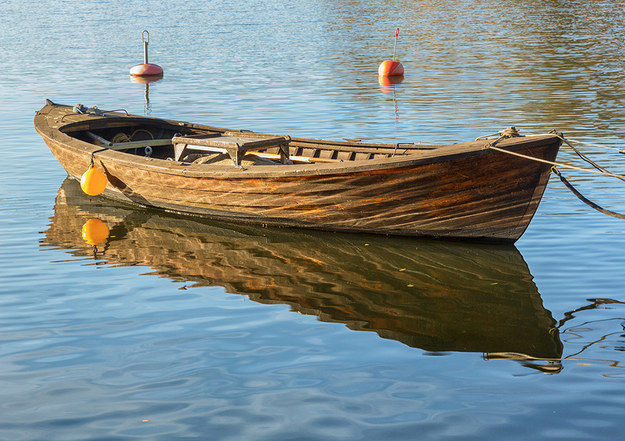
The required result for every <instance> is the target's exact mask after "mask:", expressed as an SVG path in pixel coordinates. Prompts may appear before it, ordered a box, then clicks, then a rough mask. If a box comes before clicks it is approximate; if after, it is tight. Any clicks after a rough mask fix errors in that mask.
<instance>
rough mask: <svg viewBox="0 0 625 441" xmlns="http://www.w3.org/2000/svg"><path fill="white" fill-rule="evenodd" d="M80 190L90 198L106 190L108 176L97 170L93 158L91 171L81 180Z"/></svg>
mask: <svg viewBox="0 0 625 441" xmlns="http://www.w3.org/2000/svg"><path fill="white" fill-rule="evenodd" d="M80 188H82V191H84V192H85V193H87V194H88V195H89V196H98V195H99V194H102V192H103V191H104V189H105V188H106V176H105V175H104V173H102V172H101V171H100V170H98V169H97V168H95V165H94V164H93V158H92V159H91V165H90V166H89V169H88V170H87V171H86V172H85V173H84V174H83V175H82V177H81V178H80Z"/></svg>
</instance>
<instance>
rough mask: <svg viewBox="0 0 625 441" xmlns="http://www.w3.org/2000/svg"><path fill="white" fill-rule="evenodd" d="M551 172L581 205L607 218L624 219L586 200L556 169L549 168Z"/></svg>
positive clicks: (624, 217)
mask: <svg viewBox="0 0 625 441" xmlns="http://www.w3.org/2000/svg"><path fill="white" fill-rule="evenodd" d="M551 171H552V172H553V173H554V174H556V175H557V176H558V177H559V178H560V180H561V181H562V183H563V184H564V185H566V188H568V189H569V190H571V192H572V193H573V194H574V195H575V196H577V197H578V198H579V200H580V201H582V202H583V203H585V204H586V205H588V206H589V207H592V208H594V209H595V210H597V211H599V212H600V213H603V214H607V215H608V216H612V217H616V218H618V219H625V215H624V214H620V213H616V212H614V211H610V210H607V209H605V208H603V207H601V206H599V205H597V204H595V203H594V202H593V201H591V200H589V199H588V198H586V197H585V196H584V195H583V194H581V193H580V192H579V191H578V190H577V189H576V188H575V187H573V185H572V184H571V183H570V182H569V181H567V179H566V178H565V177H564V176H562V174H561V173H560V171H559V170H558V169H557V168H556V167H551Z"/></svg>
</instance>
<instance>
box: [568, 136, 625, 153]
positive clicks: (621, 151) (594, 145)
mask: <svg viewBox="0 0 625 441" xmlns="http://www.w3.org/2000/svg"><path fill="white" fill-rule="evenodd" d="M568 140H569V141H571V142H576V143H578V144H583V145H590V146H592V147H599V148H601V149H608V150H616V151H617V152H619V153H623V154H625V149H619V148H618V147H609V146H607V145H601V144H593V143H591V142H585V141H580V140H579V139H572V138H569V139H568Z"/></svg>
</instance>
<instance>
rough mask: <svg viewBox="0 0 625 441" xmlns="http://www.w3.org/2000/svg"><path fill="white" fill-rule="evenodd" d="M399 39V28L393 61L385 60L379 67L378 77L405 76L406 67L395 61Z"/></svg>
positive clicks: (396, 32) (396, 31) (396, 33)
mask: <svg viewBox="0 0 625 441" xmlns="http://www.w3.org/2000/svg"><path fill="white" fill-rule="evenodd" d="M397 37H399V28H397V29H395V45H394V46H393V59H392V60H384V61H383V62H382V63H381V64H380V66H379V67H378V76H380V77H390V76H399V75H403V74H404V66H403V65H402V64H401V63H400V62H399V61H397V60H395V49H397Z"/></svg>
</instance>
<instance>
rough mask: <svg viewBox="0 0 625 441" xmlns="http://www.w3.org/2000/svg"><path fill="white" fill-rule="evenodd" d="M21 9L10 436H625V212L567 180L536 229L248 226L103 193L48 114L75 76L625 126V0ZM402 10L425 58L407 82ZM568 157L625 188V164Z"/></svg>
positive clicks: (240, 105) (3, 328)
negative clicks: (454, 233) (84, 187)
mask: <svg viewBox="0 0 625 441" xmlns="http://www.w3.org/2000/svg"><path fill="white" fill-rule="evenodd" d="M2 11H3V13H4V14H3V15H4V16H3V20H2V22H1V23H0V47H1V48H2V50H1V51H0V61H1V62H2V75H1V76H0V130H1V132H0V133H1V134H2V137H1V138H0V139H2V141H1V142H2V146H3V152H4V153H5V157H4V159H3V161H2V162H0V203H1V207H2V208H1V210H0V222H1V224H0V225H2V226H1V227H0V281H1V282H2V283H0V439H7V440H64V441H66V440H130V439H146V440H147V439H149V440H177V439H215V440H379V439H393V440H413V439H440V440H455V439H463V440H464V439H476V440H477V439H480V440H482V439H511V440H516V439H541V440H578V439H579V440H597V439H621V438H622V415H623V410H624V409H625V381H624V380H625V372H624V371H623V366H624V364H623V363H625V352H624V351H625V294H624V290H623V288H624V287H625V272H624V271H623V268H624V267H625V253H624V252H623V250H624V249H625V221H623V220H619V219H614V218H610V217H607V216H605V215H602V214H599V213H597V212H595V211H594V210H592V209H591V208H589V207H588V206H586V205H584V204H582V203H581V202H580V201H579V200H577V199H576V198H575V197H574V196H573V195H572V194H571V193H570V192H568V190H567V189H566V188H565V187H564V185H562V184H561V183H560V181H559V180H557V178H555V177H554V178H553V179H552V180H551V181H550V183H549V186H548V189H547V192H546V194H545V197H544V199H543V203H542V205H541V207H540V209H539V211H538V213H537V215H536V217H535V218H534V220H533V221H532V224H531V225H530V228H529V229H528V231H527V232H526V234H525V235H524V236H523V238H522V239H521V240H520V241H519V242H518V243H517V245H516V246H515V247H500V246H483V245H474V244H458V243H444V242H443V243H441V242H435V241H423V240H415V239H400V238H383V237H372V236H366V235H342V234H328V233H314V232H296V231H290V230H280V229H278V230H275V229H267V228H257V227H250V226H246V227H243V226H237V225H231V224H223V223H215V222H201V221H198V220H197V219H186V218H179V217H172V216H167V215H163V214H162V213H158V212H154V211H149V210H137V209H134V208H132V207H128V206H125V205H120V204H116V203H112V202H110V201H106V200H103V199H101V198H88V197H86V196H84V195H82V194H81V192H80V190H79V189H78V188H77V186H76V183H75V182H72V181H66V180H65V177H66V174H65V172H64V171H63V169H62V168H61V167H60V166H59V165H58V163H57V162H56V160H55V159H54V158H53V156H52V155H51V154H50V152H49V151H48V149H47V147H46V146H45V145H44V143H43V141H42V140H41V138H40V137H39V136H38V135H37V134H36V133H35V131H34V129H33V125H32V119H33V117H34V114H35V111H36V110H38V109H39V108H41V107H42V106H43V104H44V100H45V98H50V99H52V100H54V101H57V102H61V103H67V104H75V103H83V104H86V105H90V106H91V105H97V106H99V107H101V108H104V109H107V108H109V109H110V108H114V109H117V108H120V107H123V108H125V109H127V110H128V111H129V112H131V113H138V114H150V115H153V116H165V117H171V118H175V119H184V120H191V121H195V122H202V123H207V124H212V125H216V126H226V127H235V128H247V129H251V130H258V131H264V132H274V133H285V134H287V133H288V134H291V135H298V136H313V137H325V138H334V139H340V138H342V137H348V138H359V139H363V140H378V141H390V142H394V141H395V140H401V141H408V142H410V141H415V142H418V141H423V142H446V141H449V142H452V141H460V140H466V139H472V138H475V137H477V136H480V135H484V134H489V133H493V132H495V131H497V130H499V129H502V128H504V127H507V126H510V125H514V126H516V127H517V128H519V129H520V130H521V132H522V133H532V132H546V131H549V130H552V129H557V130H559V131H562V132H564V134H565V135H566V136H567V137H570V138H574V139H580V140H583V141H586V142H590V143H598V144H602V145H605V146H608V147H612V148H623V147H624V146H623V138H625V110H624V109H625V3H624V2H622V1H620V0H617V1H593V2H581V1H572V2H559V1H545V2H539V3H537V2H529V1H518V2H503V1H496V0H493V1H485V2H470V1H459V2H441V1H434V0H432V1H385V2H371V1H360V2H354V1H332V2H330V1H319V0H300V1H297V2H290V1H280V2H278V1H257V0H251V1H247V2H236V1H232V0H222V1H212V2H206V3H202V4H200V3H196V2H182V1H164V2H149V1H147V2H123V1H118V0H113V1H107V2H104V1H90V0H86V1H82V2H72V3H71V5H69V4H68V5H66V6H63V7H60V5H59V3H58V2H51V1H49V0H44V1H37V2H35V1H30V0H26V1H21V2H17V1H14V0H9V2H8V3H6V2H5V3H3V5H2ZM395 27H399V28H400V39H399V44H398V46H397V58H398V59H400V60H401V61H402V63H403V64H404V67H405V69H406V75H405V77H404V79H403V81H402V82H400V83H399V84H395V85H383V84H380V83H379V82H378V79H377V75H376V70H377V66H378V64H379V63H380V62H381V61H382V60H383V59H385V58H389V57H390V56H391V55H392V50H393V36H394V29H395ZM143 29H148V30H149V31H150V36H151V39H150V61H152V62H154V63H158V64H159V65H161V66H162V67H163V68H164V70H165V77H164V78H163V79H162V80H161V81H158V82H155V83H151V84H149V85H147V86H146V85H144V84H138V83H133V82H132V81H130V78H129V76H128V70H129V69H130V67H132V66H133V65H134V64H137V63H140V62H142V57H143V53H142V46H141V31H142V30H143ZM583 151H584V152H585V153H587V154H588V155H589V156H590V157H591V158H592V159H593V160H595V161H597V162H599V163H600V164H602V165H604V166H606V167H607V168H608V169H610V170H611V171H613V172H616V173H625V157H623V156H622V155H620V154H619V153H618V152H616V151H611V150H605V149H600V148H596V147H591V146H586V147H584V148H583ZM559 160H560V161H561V162H566V163H569V164H572V165H576V166H585V163H583V162H582V161H581V160H580V159H579V158H578V157H577V156H576V155H575V154H574V153H573V152H572V151H571V150H567V149H565V150H563V151H562V153H561V154H560V155H559ZM565 174H566V176H567V177H568V178H569V179H570V180H571V181H572V182H573V183H574V184H575V185H576V186H578V187H579V188H580V190H582V191H583V192H584V193H585V194H586V195H587V196H589V197H590V198H591V199H593V200H595V201H596V202H597V203H599V204H600V205H602V206H605V207H606V208H609V209H612V210H614V211H620V212H625V191H624V188H625V186H624V184H623V182H621V181H618V180H609V179H607V178H601V177H598V176H596V175H590V174H588V173H584V172H580V171H566V172H565ZM494 185H496V183H494ZM92 218H96V219H99V220H100V221H102V222H104V223H105V225H106V226H107V229H108V231H109V237H108V239H107V240H106V241H105V242H103V243H101V244H99V245H97V246H96V247H93V246H92V245H91V244H88V243H86V242H85V241H84V240H83V238H82V234H81V231H82V228H83V225H84V224H85V223H86V222H87V221H88V220H89V219H92Z"/></svg>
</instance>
